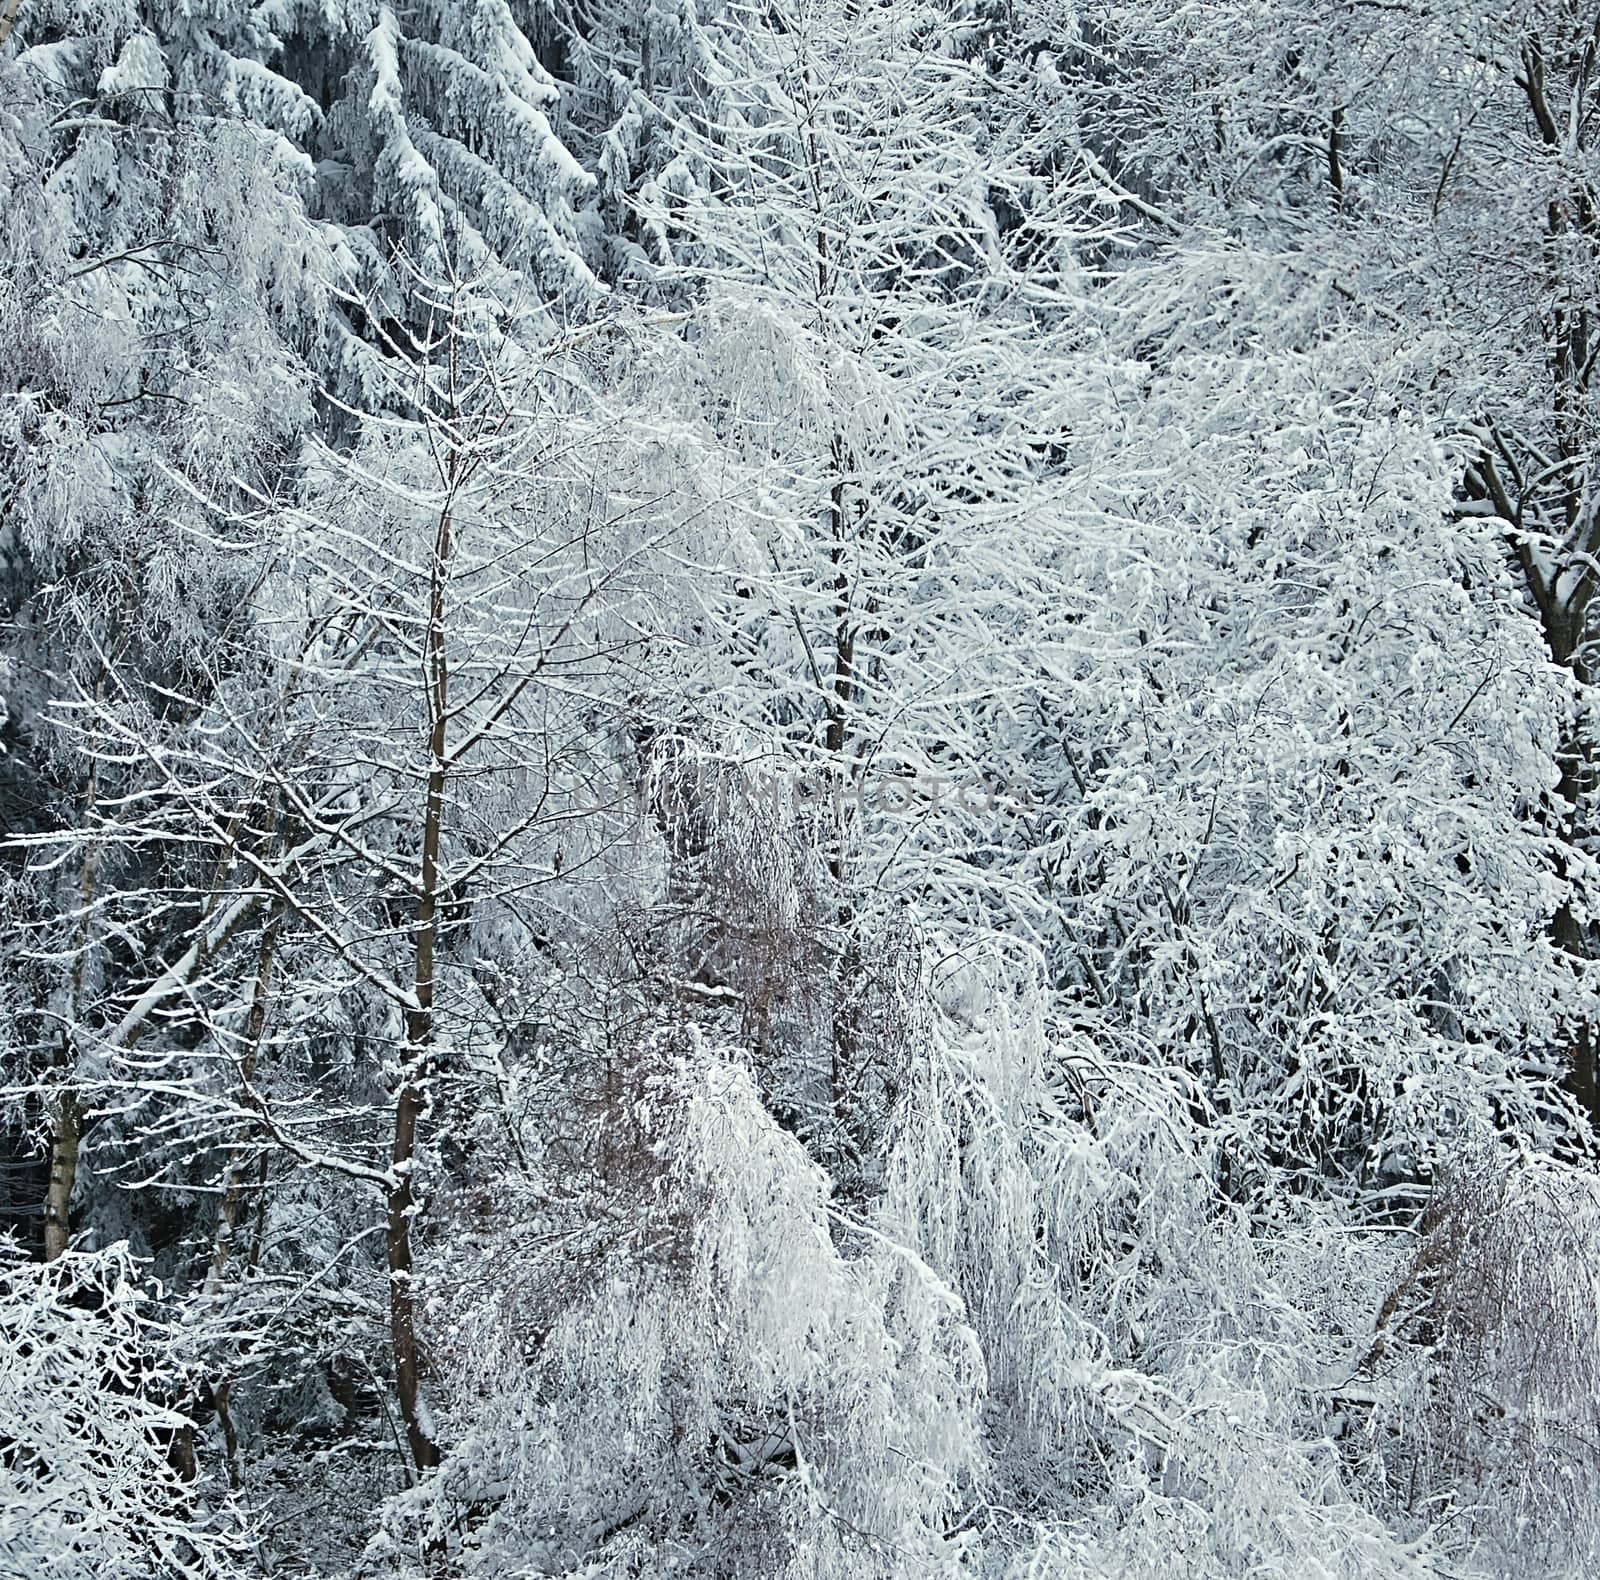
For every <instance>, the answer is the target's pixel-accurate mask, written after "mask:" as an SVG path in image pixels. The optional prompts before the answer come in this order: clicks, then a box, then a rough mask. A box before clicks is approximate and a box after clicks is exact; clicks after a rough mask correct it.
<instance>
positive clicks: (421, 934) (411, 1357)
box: [386, 509, 451, 1471]
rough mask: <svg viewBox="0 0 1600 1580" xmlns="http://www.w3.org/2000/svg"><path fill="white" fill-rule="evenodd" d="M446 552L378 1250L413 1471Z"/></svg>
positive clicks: (428, 1441) (423, 1428) (431, 639)
mask: <svg viewBox="0 0 1600 1580" xmlns="http://www.w3.org/2000/svg"><path fill="white" fill-rule="evenodd" d="M450 548H451V520H450V512H449V510H448V509H446V510H445V511H444V512H443V513H442V514H441V515H440V517H439V528H438V536H437V539H436V541H435V544H434V557H433V585H432V590H431V594H430V599H429V610H428V629H427V634H426V638H425V641H426V652H425V663H426V670H427V680H428V713H429V730H428V780H427V794H426V800H425V803H424V808H423V822H422V860H421V866H420V871H419V881H418V887H417V908H416V914H415V918H414V922H413V929H412V938H413V950H414V952H413V972H412V993H413V996H414V1004H413V1007H412V1008H411V1009H410V1010H409V1011H408V1013H407V1015H406V1048H405V1065H404V1069H403V1072H402V1076H401V1085H400V1095H399V1098H398V1099H397V1101H396V1104H395V1117H394V1150H393V1152H392V1154H391V1159H390V1162H391V1171H392V1173H393V1176H394V1184H393V1186H392V1187H391V1188H390V1191H389V1203H388V1205H389V1220H388V1232H387V1236H386V1244H387V1249H388V1256H389V1326H390V1340H391V1344H392V1347H393V1352H394V1377H395V1389H396V1392H397V1393H398V1394H399V1396H400V1414H401V1416H402V1418H403V1419H404V1421H405V1424H406V1438H407V1440H408V1442H409V1443H410V1446H411V1458H412V1460H413V1461H414V1462H415V1464H416V1467H417V1469H418V1470H419V1471H424V1470H431V1469H432V1468H433V1467H434V1466H436V1465H437V1464H438V1463H439V1446H438V1444H437V1443H436V1442H435V1441H434V1437H433V1422H432V1418H431V1416H430V1415H429V1412H428V1409H427V1405H426V1403H425V1402H424V1400H423V1396H422V1379H421V1366H420V1362H419V1358H418V1352H417V1329H416V1304H415V1300H414V1297H413V1292H412V1285H411V1278H412V1254H411V1219H412V1216H413V1213H414V1212H415V1208H416V1198H415V1194H414V1193H413V1191H412V1188H411V1176H412V1172H413V1170H414V1168H415V1166H416V1150H417V1125H418V1121H419V1120H420V1119H421V1118H422V1116H423V1114H424V1112H425V1111H426V1108H427V1088H426V1080H427V1073H428V1072H427V1066H428V1054H429V1050H430V1049H431V1047H432V1044H433V1006H434V951H435V945H436V942H437V935H438V914H439V836H440V830H441V827H442V824H443V821H444V789H445V775H446V759H445V749H446V744H447V743H446V738H445V731H446V726H447V722H448V719H447V708H448V702H449V666H448V662H447V656H446V652H445V633H444V621H445V584H446V581H447V579H448V575H449V565H450Z"/></svg>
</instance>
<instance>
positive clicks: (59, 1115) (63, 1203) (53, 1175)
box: [44, 1086, 83, 1262]
mask: <svg viewBox="0 0 1600 1580" xmlns="http://www.w3.org/2000/svg"><path fill="white" fill-rule="evenodd" d="M82 1120H83V1115H82V1113H81V1112H80V1110H79V1107H78V1097H77V1094H76V1093H75V1092H74V1091H73V1090H72V1088H71V1087H70V1086H63V1087H62V1088H61V1092H60V1096H59V1097H58V1099H57V1102H56V1123H55V1132H54V1134H53V1135H52V1136H51V1138H50V1183H49V1185H48V1187H47V1188H46V1194H45V1204H44V1259H45V1261H47V1262H53V1261H55V1259H56V1258H57V1257H58V1256H60V1255H62V1254H63V1253H64V1252H65V1251H66V1249H67V1242H68V1241H69V1240H70V1238H71V1236H72V1187H73V1184H74V1183H75V1181H76V1180H77V1177H78V1134H79V1127H80V1125H81V1124H82Z"/></svg>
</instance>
